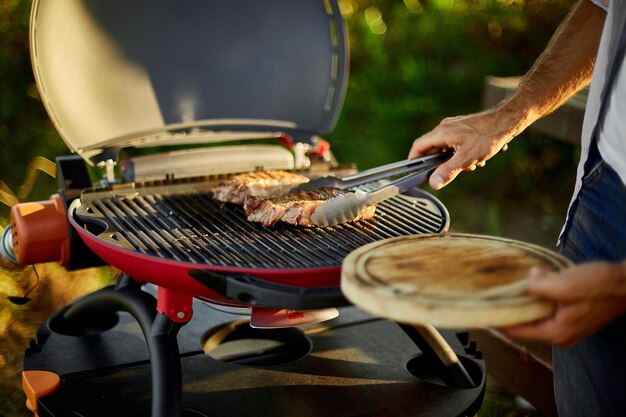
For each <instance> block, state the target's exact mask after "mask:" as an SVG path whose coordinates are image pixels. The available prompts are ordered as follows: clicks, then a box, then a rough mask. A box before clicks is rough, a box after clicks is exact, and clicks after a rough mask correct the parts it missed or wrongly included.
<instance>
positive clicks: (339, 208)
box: [311, 151, 452, 227]
mask: <svg viewBox="0 0 626 417" xmlns="http://www.w3.org/2000/svg"><path fill="white" fill-rule="evenodd" d="M451 155H452V152H449V151H447V152H443V153H440V154H436V155H429V157H431V158H429V159H428V160H427V161H426V162H422V164H421V165H418V166H417V167H416V168H413V169H412V170H416V169H417V172H412V173H411V174H409V175H406V176H404V177H402V178H399V179H397V180H395V181H393V182H391V183H389V184H387V185H384V186H382V187H380V188H378V189H376V190H373V191H367V192H366V191H361V190H357V191H355V192H352V193H347V194H343V195H340V196H337V197H334V198H331V199H330V200H328V201H327V202H326V203H324V204H320V205H319V206H317V207H316V208H315V211H314V212H313V214H312V215H311V223H313V224H314V225H316V226H321V227H326V226H334V225H336V224H340V223H345V222H348V221H351V220H353V219H355V218H357V217H358V216H360V215H361V213H363V211H364V210H365V209H366V208H367V207H368V206H371V205H374V204H377V203H380V202H381V201H384V200H387V199H388V198H391V197H394V196H396V195H398V194H400V193H403V192H405V191H407V190H410V189H411V188H413V187H416V186H418V185H420V184H422V183H424V182H425V181H426V180H427V179H428V177H429V176H430V174H432V172H433V171H434V170H435V169H436V168H437V167H438V166H439V165H440V164H441V163H443V162H444V161H446V160H447V159H449V158H450V156H451ZM421 159H423V158H421ZM367 182H369V181H367ZM362 183H365V182H362Z"/></svg>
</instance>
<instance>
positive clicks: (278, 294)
mask: <svg viewBox="0 0 626 417" xmlns="http://www.w3.org/2000/svg"><path fill="white" fill-rule="evenodd" d="M189 275H191V277H192V278H194V279H195V280H196V281H198V282H199V283H201V284H202V285H204V286H205V287H207V288H210V289H211V290H213V291H215V292H217V293H218V294H220V295H223V296H225V297H228V298H231V299H235V300H238V301H241V302H244V303H246V304H249V305H251V306H261V307H272V308H281V309H282V308H289V309H294V310H317V309H322V308H328V307H341V306H347V305H350V302H349V301H348V300H347V299H346V298H345V297H344V296H343V293H342V292H341V289H340V288H339V287H315V288H309V287H296V286H293V285H286V284H280V283H276V282H269V281H265V280H262V279H259V278H257V277H254V276H252V275H248V274H222V273H218V272H214V271H208V270H203V269H191V270H190V271H189Z"/></svg>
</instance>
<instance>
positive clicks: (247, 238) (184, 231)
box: [86, 187, 447, 268]
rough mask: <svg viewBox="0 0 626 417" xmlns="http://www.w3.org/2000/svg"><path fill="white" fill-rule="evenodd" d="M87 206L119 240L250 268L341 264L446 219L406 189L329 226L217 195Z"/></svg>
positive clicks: (148, 250) (167, 255) (436, 228)
mask: <svg viewBox="0 0 626 417" xmlns="http://www.w3.org/2000/svg"><path fill="white" fill-rule="evenodd" d="M372 188H373V187H372ZM424 195H426V194H425V193H424ZM86 210H87V212H88V213H90V217H91V218H93V217H97V218H100V220H102V221H104V222H105V223H106V224H107V232H105V233H102V234H101V235H99V236H100V237H101V238H104V239H106V240H108V241H110V242H112V243H115V244H117V245H119V246H123V247H126V248H129V249H133V250H135V251H138V252H141V253H143V254H147V255H151V256H157V257H160V258H164V259H171V260H177V261H183V262H189V263H196V264H209V265H217V266H226V267H244V268H315V267H332V266H337V265H341V263H342V261H343V259H344V258H345V256H346V255H347V254H348V253H350V252H351V251H353V250H355V249H357V248H359V247H361V246H363V245H365V244H368V243H371V242H374V241H378V240H382V239H386V238H391V237H396V236H404V235H409V234H422V233H437V232H441V231H442V230H443V229H444V228H445V227H446V225H447V213H444V212H442V210H441V209H440V207H438V206H437V205H436V204H434V203H432V202H431V201H429V200H428V199H426V198H424V197H423V196H422V197H420V198H418V197H413V196H407V195H400V196H396V197H394V198H392V199H389V200H387V201H384V202H382V203H380V204H378V207H377V209H376V216H375V217H374V219H372V220H368V221H360V222H356V223H349V224H343V225H338V226H334V227H329V228H300V227H294V226H289V225H277V226H276V227H274V228H271V229H270V228H265V227H263V226H261V225H260V224H255V223H250V222H248V221H247V220H246V219H245V214H244V212H243V209H242V208H241V207H239V206H234V205H230V204H222V203H219V202H216V201H214V200H213V199H212V198H211V194H210V193H200V194H174V195H161V194H146V195H138V196H134V197H110V198H104V199H101V200H94V201H90V202H89V203H87V207H86Z"/></svg>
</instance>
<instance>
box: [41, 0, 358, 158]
mask: <svg viewBox="0 0 626 417" xmlns="http://www.w3.org/2000/svg"><path fill="white" fill-rule="evenodd" d="M31 16H32V18H31V25H30V31H31V32H30V34H31V40H30V42H31V53H32V57H31V58H32V62H33V69H34V73H35V79H36V82H37V86H38V88H39V91H40V94H41V96H42V99H43V102H44V104H45V106H46V109H47V111H48V113H49V115H50V118H51V119H52V121H53V123H54V125H55V127H56V128H57V130H58V131H59V133H60V134H61V136H62V138H63V140H64V141H65V142H66V144H67V145H68V147H69V148H70V149H71V150H73V151H75V152H77V153H79V154H80V155H81V156H82V157H83V158H84V159H86V160H87V161H88V162H90V163H93V162H99V161H102V160H105V159H109V158H112V159H116V157H117V152H118V150H119V148H123V147H128V146H156V145H160V144H166V143H167V144H187V143H207V142H211V141H216V140H220V141H221V140H224V139H228V138H240V137H255V136H257V137H272V136H278V135H280V134H281V133H286V134H289V135H292V136H294V137H295V138H296V139H298V140H305V139H307V138H309V137H311V136H312V135H316V134H322V133H326V132H329V131H330V130H332V128H333V127H334V124H335V122H336V120H337V117H338V115H339V111H340V108H341V104H342V101H343V97H344V92H345V86H346V82H347V62H348V49H347V42H346V34H345V30H344V26H343V21H342V19H341V15H340V13H339V8H338V6H337V2H336V0H317V1H304V2H294V1H292V0H263V1H258V0H228V1H222V0H210V1H209V0H207V1H171V0H156V1H155V0H133V1H123V0H107V1H87V0H64V1H40V0H35V1H34V3H33V13H32V15H31Z"/></svg>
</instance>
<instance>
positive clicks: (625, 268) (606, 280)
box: [502, 261, 626, 347]
mask: <svg viewBox="0 0 626 417" xmlns="http://www.w3.org/2000/svg"><path fill="white" fill-rule="evenodd" d="M528 285H529V293H530V294H531V295H534V296H536V297H539V298H543V299H547V300H551V301H554V302H555V303H556V305H557V307H556V310H555V311H554V314H553V315H552V317H550V318H548V319H546V320H541V321H537V322H533V323H528V324H521V325H517V326H510V327H506V328H503V329H502V330H503V331H504V333H506V334H507V335H508V336H510V337H513V338H518V339H525V340H534V341H539V342H545V343H549V344H553V345H558V346H562V347H568V346H572V345H573V344H575V343H576V342H578V341H579V340H581V339H583V338H584V337H586V336H589V335H590V334H592V333H594V332H595V331H597V330H599V329H600V328H602V327H603V326H605V325H606V324H608V323H609V322H611V321H612V320H613V319H615V318H616V317H618V316H620V315H621V314H623V313H624V312H625V311H626V261H625V262H622V263H621V264H613V263H608V262H593V263H588V264H583V265H580V266H576V267H572V268H569V269H566V270H564V271H562V272H560V273H557V274H547V273H546V272H545V271H541V270H532V271H531V273H530V275H529V283H528Z"/></svg>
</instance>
